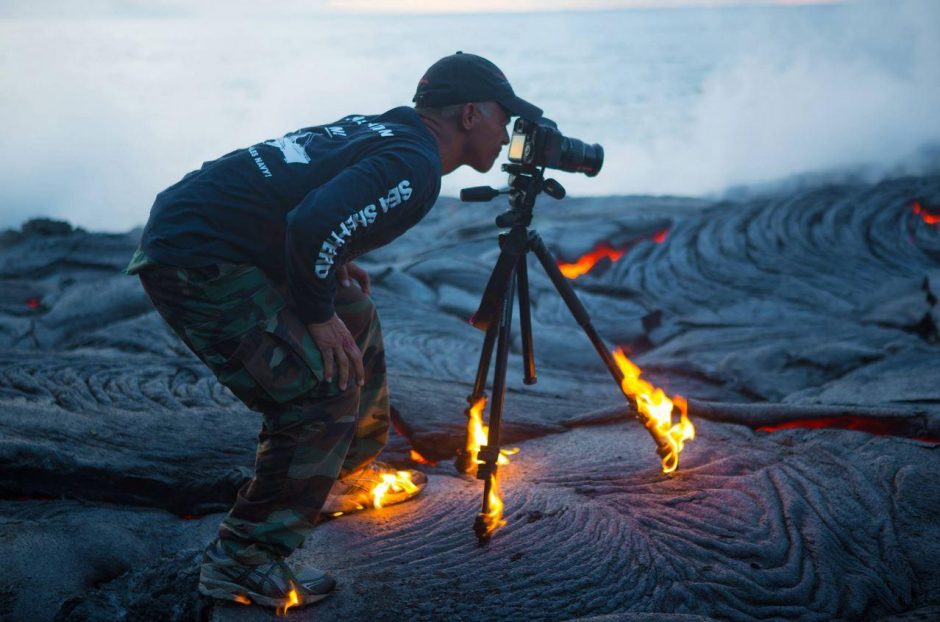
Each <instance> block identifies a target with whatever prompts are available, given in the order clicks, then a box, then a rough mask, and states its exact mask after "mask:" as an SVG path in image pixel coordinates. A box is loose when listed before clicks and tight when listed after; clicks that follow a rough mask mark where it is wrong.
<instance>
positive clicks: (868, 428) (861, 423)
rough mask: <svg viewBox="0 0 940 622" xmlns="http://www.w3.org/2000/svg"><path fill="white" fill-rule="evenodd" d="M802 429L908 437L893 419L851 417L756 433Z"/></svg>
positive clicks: (762, 428) (785, 424)
mask: <svg viewBox="0 0 940 622" xmlns="http://www.w3.org/2000/svg"><path fill="white" fill-rule="evenodd" d="M797 428H804V429H808V430H824V429H831V428H836V429H841V430H854V431H856V432H867V433H868V434H876V435H878V436H908V435H907V434H905V429H904V422H902V421H898V420H895V419H887V418H886V419H879V418H877V417H854V416H851V415H846V416H841V417H817V418H815V419H791V420H790V421H784V422H782V423H775V424H773V425H762V426H760V427H759V428H757V431H758V432H779V431H780V430H793V429H797ZM911 438H914V440H918V441H924V442H927V443H940V439H936V438H930V437H923V436H919V437H911Z"/></svg>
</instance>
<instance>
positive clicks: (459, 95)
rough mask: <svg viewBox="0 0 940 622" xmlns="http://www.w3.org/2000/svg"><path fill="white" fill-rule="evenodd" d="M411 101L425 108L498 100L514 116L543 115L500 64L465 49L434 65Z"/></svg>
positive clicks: (530, 117) (530, 118) (528, 117)
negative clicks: (517, 89) (521, 94)
mask: <svg viewBox="0 0 940 622" xmlns="http://www.w3.org/2000/svg"><path fill="white" fill-rule="evenodd" d="M411 101H413V102H415V104H417V105H418V106H419V107H422V108H424V107H427V108H439V107H441V106H450V105H451V104H464V103H467V102H479V101H495V102H497V103H498V104H499V105H501V106H502V107H503V108H504V109H505V110H506V112H507V113H509V114H510V115H512V116H517V117H522V118H523V119H527V120H529V121H538V120H539V119H540V118H541V116H542V109H541V108H539V107H538V106H533V105H532V104H530V103H529V102H527V101H525V100H524V99H522V98H520V97H518V96H516V94H515V93H514V92H513V90H512V87H511V86H509V80H507V79H506V76H505V75H503V72H502V71H500V70H499V67H497V66H496V65H494V64H493V63H491V62H490V61H488V60H486V59H485V58H483V57H482V56H477V55H476V54H464V53H463V52H457V53H456V54H452V55H450V56H445V57H444V58H442V59H441V60H439V61H437V62H436V63H434V64H433V65H431V67H430V68H429V69H428V70H427V71H426V72H425V73H424V77H423V78H421V80H420V81H419V82H418V89H417V90H416V91H415V96H414V98H413V99H412V100H411Z"/></svg>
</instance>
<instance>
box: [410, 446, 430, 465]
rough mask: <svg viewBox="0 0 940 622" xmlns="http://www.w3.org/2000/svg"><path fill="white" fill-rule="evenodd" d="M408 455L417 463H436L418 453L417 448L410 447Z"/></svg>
mask: <svg viewBox="0 0 940 622" xmlns="http://www.w3.org/2000/svg"><path fill="white" fill-rule="evenodd" d="M408 457H409V458H411V461H412V462H417V463H418V464H430V465H431V466H434V465H435V464H437V463H436V462H434V461H433V460H428V459H427V458H425V457H424V456H422V455H421V454H420V453H418V450H417V449H412V450H411V451H410V452H409V453H408Z"/></svg>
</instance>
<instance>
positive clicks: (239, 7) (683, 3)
mask: <svg viewBox="0 0 940 622" xmlns="http://www.w3.org/2000/svg"><path fill="white" fill-rule="evenodd" d="M847 1H852V0H515V1H513V2H507V1H506V0H431V1H428V0H270V1H269V2H264V3H259V2H257V1H256V0H201V1H200V2H192V1H191V0H44V1H42V2H36V0H3V2H2V3H0V16H2V17H18V16H49V15H67V16H71V17H88V16H99V17H100V16H103V15H119V16H130V15H133V16H154V17H161V16H166V17H170V16H188V15H198V14H205V13H216V14H218V13H222V12H224V13H228V14H239V15H244V14H246V13H251V14H256V13H257V14H260V13H264V14H284V13H311V12H330V13H349V12H368V13H482V12H530V11H531V12H535V11H564V10H579V11H584V10H604V9H607V10H611V9H629V8H644V9H648V8H682V7H723V6H747V5H769V4H774V5H806V4H839V3H844V2H847ZM885 1H890V0H885Z"/></svg>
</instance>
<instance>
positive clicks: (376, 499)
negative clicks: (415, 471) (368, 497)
mask: <svg viewBox="0 0 940 622" xmlns="http://www.w3.org/2000/svg"><path fill="white" fill-rule="evenodd" d="M417 490H418V487H417V486H415V485H414V482H412V481H411V473H409V472H408V471H395V472H394V473H382V481H381V482H379V483H378V484H376V485H375V487H374V488H373V489H372V507H374V508H376V509H379V508H381V507H382V503H383V498H384V497H385V495H386V494H388V493H389V491H391V492H415V491H417Z"/></svg>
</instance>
